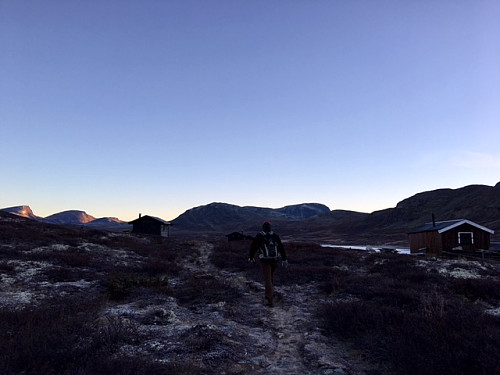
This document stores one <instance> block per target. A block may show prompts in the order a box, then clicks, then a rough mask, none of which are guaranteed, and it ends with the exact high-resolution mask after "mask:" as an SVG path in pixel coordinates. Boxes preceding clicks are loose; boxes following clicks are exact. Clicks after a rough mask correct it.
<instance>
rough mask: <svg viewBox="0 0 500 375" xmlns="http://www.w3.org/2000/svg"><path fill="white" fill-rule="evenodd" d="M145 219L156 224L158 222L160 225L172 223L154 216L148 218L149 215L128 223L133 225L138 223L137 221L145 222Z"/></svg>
mask: <svg viewBox="0 0 500 375" xmlns="http://www.w3.org/2000/svg"><path fill="white" fill-rule="evenodd" d="M146 218H147V219H153V220H155V221H158V222H160V223H161V224H164V225H172V223H171V222H170V221H166V220H163V219H160V218H159V217H156V216H149V215H144V216H141V217H139V218H137V219H135V220H132V221H129V222H128V223H129V224H134V223H137V222H139V221H143V220H145V219H146ZM147 219H146V220H147Z"/></svg>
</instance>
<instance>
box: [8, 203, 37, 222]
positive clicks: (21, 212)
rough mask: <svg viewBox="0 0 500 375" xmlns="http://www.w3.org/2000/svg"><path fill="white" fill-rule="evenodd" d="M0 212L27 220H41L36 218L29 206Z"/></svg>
mask: <svg viewBox="0 0 500 375" xmlns="http://www.w3.org/2000/svg"><path fill="white" fill-rule="evenodd" d="M1 211H5V212H8V213H10V214H14V215H18V216H22V217H26V218H28V219H34V220H40V219H41V218H40V217H38V216H36V215H35V214H34V213H33V211H32V210H31V208H30V206H15V207H7V208H2V210H1Z"/></svg>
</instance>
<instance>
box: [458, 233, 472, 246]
mask: <svg viewBox="0 0 500 375" xmlns="http://www.w3.org/2000/svg"><path fill="white" fill-rule="evenodd" d="M462 234H470V239H471V243H470V244H471V245H474V232H458V244H459V245H462V243H461V242H460V235H462ZM466 245H468V244H466Z"/></svg>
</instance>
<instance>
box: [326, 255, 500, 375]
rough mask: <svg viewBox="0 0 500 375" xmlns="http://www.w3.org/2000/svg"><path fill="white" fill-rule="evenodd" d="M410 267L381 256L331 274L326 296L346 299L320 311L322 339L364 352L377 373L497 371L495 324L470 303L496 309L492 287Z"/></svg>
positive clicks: (498, 331) (410, 262)
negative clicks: (344, 342)
mask: <svg viewBox="0 0 500 375" xmlns="http://www.w3.org/2000/svg"><path fill="white" fill-rule="evenodd" d="M414 262H415V260H414V259H413V258H409V257H402V256H392V255H391V256H387V255H381V254H380V255H375V256H369V257H368V258H367V259H365V261H364V262H363V264H362V265H363V266H364V267H365V268H366V269H367V272H356V275H349V274H347V273H344V272H337V273H336V276H335V277H332V281H331V283H330V284H329V286H330V288H329V289H326V290H327V291H331V292H332V296H334V295H337V294H339V293H343V294H345V297H346V298H344V299H342V300H340V301H342V302H331V303H328V304H325V305H324V306H322V307H321V308H320V309H319V314H320V316H321V318H322V321H323V328H324V329H325V330H326V332H327V334H333V335H338V336H340V337H342V338H343V339H346V340H348V341H351V342H353V344H354V345H355V346H356V347H358V348H360V349H363V350H365V351H366V353H369V355H370V356H371V357H373V358H374V360H375V361H376V362H377V363H380V364H381V369H380V372H382V373H386V372H387V373H398V374H399V373H402V374H410V373H411V374H417V375H418V374H426V375H428V374H451V373H453V374H490V373H498V372H499V371H500V359H499V358H498V356H497V355H496V354H495V353H497V352H498V351H499V350H500V318H499V317H495V316H491V315H487V314H485V313H484V312H483V311H482V310H480V308H479V306H478V305H476V304H474V303H473V302H474V301H475V299H477V298H481V299H484V300H489V301H490V302H494V301H496V303H497V304H498V302H499V301H500V296H499V292H498V283H497V282H496V281H494V280H479V279H477V280H476V279H468V280H463V279H453V278H449V279H448V278H445V277H443V276H439V275H436V274H430V273H428V272H427V271H426V270H425V268H422V267H417V266H415V264H414ZM360 266H361V265H360ZM360 268H361V267H358V270H359V269H360ZM463 296H466V297H467V299H464V298H463ZM384 366H385V367H384Z"/></svg>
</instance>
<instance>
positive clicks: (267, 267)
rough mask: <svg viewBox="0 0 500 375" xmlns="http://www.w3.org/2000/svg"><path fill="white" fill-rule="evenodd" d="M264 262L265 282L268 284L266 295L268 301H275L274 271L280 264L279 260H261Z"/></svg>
mask: <svg viewBox="0 0 500 375" xmlns="http://www.w3.org/2000/svg"><path fill="white" fill-rule="evenodd" d="M260 263H261V264H262V274H263V275H264V284H265V286H266V292H265V296H266V299H267V301H268V303H270V304H272V303H273V295H274V271H275V270H276V267H277V265H278V262H277V261H275V260H262V259H261V261H260Z"/></svg>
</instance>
